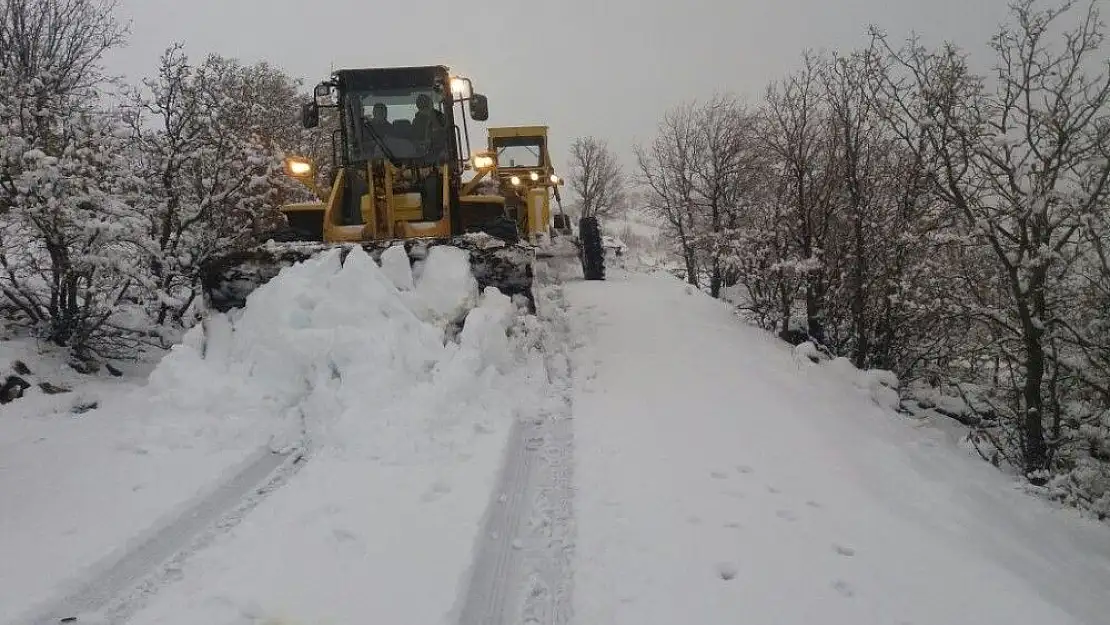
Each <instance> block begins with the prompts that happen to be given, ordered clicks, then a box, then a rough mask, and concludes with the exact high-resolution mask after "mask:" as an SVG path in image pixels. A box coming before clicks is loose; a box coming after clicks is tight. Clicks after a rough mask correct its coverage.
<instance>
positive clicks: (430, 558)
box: [0, 246, 547, 625]
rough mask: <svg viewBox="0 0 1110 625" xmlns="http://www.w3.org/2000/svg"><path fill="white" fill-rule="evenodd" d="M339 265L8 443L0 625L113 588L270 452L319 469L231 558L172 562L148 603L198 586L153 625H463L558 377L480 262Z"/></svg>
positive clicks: (260, 510) (258, 512) (441, 250)
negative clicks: (285, 624) (462, 612)
mask: <svg viewBox="0 0 1110 625" xmlns="http://www.w3.org/2000/svg"><path fill="white" fill-rule="evenodd" d="M340 258H341V257H340V251H339V250H332V251H330V252H326V253H324V254H321V255H320V256H318V257H315V258H312V259H310V260H308V261H306V262H304V263H301V264H298V265H295V266H293V267H290V268H288V269H286V270H284V271H283V272H282V273H281V274H280V275H279V276H277V277H276V278H274V279H273V280H272V281H270V282H269V283H267V284H266V285H264V286H262V287H261V288H259V289H257V290H256V291H254V292H253V293H252V294H251V296H250V297H249V299H248V301H247V306H246V307H245V308H244V309H242V310H237V311H232V312H231V313H228V314H217V315H213V316H211V317H209V318H208V319H206V320H205V321H204V323H203V324H201V325H198V326H196V327H194V328H193V329H192V330H190V331H189V332H188V333H187V335H186V336H185V337H184V339H183V341H182V343H181V344H179V345H176V346H175V347H174V348H173V349H172V350H171V351H170V353H169V354H167V355H166V356H165V357H164V358H163V359H162V361H161V363H160V364H159V366H158V367H157V368H156V369H155V370H154V371H153V373H152V374H151V375H150V378H149V380H148V383H147V384H146V386H145V387H142V388H139V389H137V390H136V391H134V392H132V393H129V394H127V395H124V396H120V397H114V398H106V401H104V402H102V403H101V406H100V408H99V409H98V410H94V411H91V412H88V413H86V414H84V415H82V418H81V419H80V421H78V422H77V423H74V422H73V420H72V419H70V420H67V421H66V422H51V423H49V424H46V425H37V426H36V428H35V429H34V430H33V432H32V433H31V434H29V435H27V436H24V437H22V438H17V439H16V441H15V442H14V443H13V444H12V447H14V449H13V448H9V447H7V446H6V447H4V449H3V451H4V455H3V463H4V470H3V471H0V492H4V493H5V506H4V510H5V512H4V514H3V515H0V523H2V525H0V552H2V553H4V554H5V555H7V556H8V557H6V558H4V559H3V560H2V561H0V623H4V624H5V625H6V624H7V623H9V622H13V623H14V622H15V621H13V620H12V619H17V617H21V616H23V615H26V614H28V613H30V611H32V610H34V611H41V610H42V609H44V606H49V605H51V604H50V601H57V600H58V598H59V596H60V595H61V594H63V593H68V592H72V591H73V590H74V588H76V587H77V586H78V585H79V584H81V583H83V582H87V581H89V580H93V581H94V582H95V580H96V579H97V578H98V572H99V571H102V570H103V569H102V568H101V567H103V566H107V565H109V564H110V563H112V562H114V561H116V560H117V559H118V558H120V557H125V556H126V555H127V554H128V553H129V550H130V548H131V547H132V546H133V544H134V543H133V542H129V541H135V540H136V539H140V538H143V537H146V536H150V535H152V534H157V532H158V530H159V528H160V527H165V526H166V525H167V524H168V523H170V522H171V521H173V520H174V519H175V518H177V517H179V516H180V515H181V514H182V513H183V512H185V511H187V510H190V509H191V508H192V507H193V506H194V505H196V504H197V502H198V501H203V500H204V498H206V497H208V496H209V494H211V493H213V492H215V491H216V490H218V488H219V487H220V485H221V484H223V483H224V482H227V481H229V480H230V479H231V478H232V477H233V476H234V475H235V472H236V471H238V470H241V467H242V466H243V463H244V462H245V461H247V460H249V459H250V458H252V457H256V456H257V455H258V454H259V452H260V451H265V450H266V449H267V448H269V449H272V450H282V451H284V450H290V449H302V450H305V451H306V453H307V458H308V461H307V463H305V464H304V465H303V467H304V468H303V469H301V470H300V471H299V472H297V473H296V474H295V475H293V476H292V478H291V479H290V481H289V482H288V483H287V484H286V485H284V486H282V487H281V488H279V489H278V490H277V491H275V492H274V493H273V494H272V495H270V496H269V497H268V498H266V499H264V500H262V501H261V503H260V504H259V506H258V507H257V508H256V509H254V510H253V511H252V512H251V513H250V514H249V515H247V516H246V517H245V518H244V519H243V520H242V521H241V523H240V524H239V525H237V526H236V527H235V529H234V530H233V531H231V532H230V533H227V534H225V535H220V536H217V537H216V538H215V540H216V544H218V545H221V546H222V547H224V548H220V549H212V550H204V551H201V552H199V553H198V554H196V556H195V560H192V559H187V560H185V561H183V562H175V563H173V564H171V565H168V566H170V569H167V570H166V571H164V572H163V573H162V574H161V576H160V577H156V578H155V579H154V581H153V582H152V583H151V585H150V586H148V587H146V588H145V589H144V590H143V593H146V592H147V591H149V590H150V588H153V587H158V586H159V585H161V584H164V583H166V582H167V581H168V580H169V579H171V578H172V579H178V578H180V581H179V582H178V583H176V584H172V585H170V586H168V587H167V588H165V589H163V591H162V593H160V594H158V595H155V596H154V597H146V596H145V594H142V593H140V595H139V596H138V597H137V598H138V599H144V598H145V599H152V602H150V603H149V607H148V610H147V611H144V612H142V613H140V614H138V615H136V616H137V619H138V620H137V622H140V623H141V622H147V619H150V621H152V622H159V623H167V622H169V623H176V622H182V623H196V622H236V621H235V619H236V618H238V616H236V615H240V614H248V613H257V614H263V615H265V616H274V617H277V616H290V615H295V616H296V617H297V618H302V619H304V622H324V621H327V620H328V619H329V618H332V617H333V616H334V617H335V618H338V619H339V620H340V621H342V622H354V621H360V622H361V621H363V620H369V621H382V622H386V621H396V620H397V617H398V614H396V613H394V612H393V611H392V610H393V609H394V606H403V609H404V610H405V611H406V617H410V616H412V615H421V618H417V619H416V620H417V621H421V622H429V621H435V620H439V619H442V618H443V616H444V615H445V614H446V613H448V612H449V611H450V610H451V608H452V602H453V600H454V597H455V596H456V594H457V592H458V590H459V589H458V588H457V585H458V584H459V583H460V580H461V579H462V578H463V571H464V569H465V566H466V564H467V562H468V561H469V559H470V553H471V550H472V547H473V544H474V542H475V534H476V532H477V531H478V528H479V526H480V521H481V516H482V513H483V511H484V509H485V506H486V503H487V500H488V494H489V491H490V488H491V487H492V484H493V483H494V480H495V476H496V472H497V469H498V466H499V463H500V460H501V458H502V456H503V450H502V448H503V447H504V445H505V440H506V437H507V435H508V432H509V428H510V425H511V423H512V422H513V420H514V418H515V417H516V416H517V414H518V413H521V414H523V413H526V412H527V411H528V410H530V409H532V408H534V407H535V406H536V404H537V403H538V402H539V399H540V398H541V396H542V395H543V394H544V393H545V392H547V391H546V387H545V384H546V375H545V373H544V371H543V364H542V359H541V358H540V355H539V354H537V353H535V352H534V350H533V349H532V348H530V347H528V346H529V345H530V343H529V337H528V336H527V331H526V330H524V329H523V328H524V327H525V326H522V325H521V324H520V323H519V321H518V320H519V319H520V317H519V315H518V314H517V312H518V311H517V309H516V307H515V306H514V305H513V304H512V303H511V302H510V300H509V299H508V298H507V297H505V296H504V295H502V294H501V293H499V292H497V290H496V289H487V290H486V291H485V292H484V293H479V292H478V289H477V282H476V281H475V280H474V278H473V276H471V275H470V274H469V264H468V258H467V255H466V253H465V252H463V251H462V250H458V249H455V248H448V247H436V248H433V249H432V250H431V253H430V254H429V256H428V258H427V259H426V260H425V261H424V262H422V263H419V264H418V266H417V267H415V271H413V272H410V270H409V268H408V264H407V259H406V258H404V257H403V256H399V255H398V254H397V252H395V251H389V252H387V253H386V254H384V255H383V261H382V263H383V264H382V266H381V267H379V266H378V265H377V264H376V263H374V261H373V260H372V259H371V258H370V257H369V256H368V255H367V254H366V253H365V251H363V250H362V249H361V248H359V247H357V246H356V247H354V248H352V249H351V251H350V253H349V254H348V255H347V256H346V258H345V259H344V260H343V261H342V262H341V260H340ZM464 318H465V320H466V322H465V325H464V326H463V329H462V331H461V332H458V333H456V332H452V331H449V329H450V328H452V327H453V326H457V324H458V323H459V322H461V321H462V320H463V319H464ZM9 427H10V425H9V424H6V423H0V432H6V431H8V428H9ZM32 436H45V437H47V438H46V440H45V442H43V443H41V444H37V446H36V444H32V443H34V440H33V438H32ZM0 440H2V441H5V444H6V443H7V440H10V439H8V437H6V436H0ZM44 452H45V454H47V455H43V453H44ZM9 504H10V505H9ZM196 529H198V530H199V529H203V528H196ZM150 564H151V565H154V564H157V563H153V562H152V563H150ZM177 568H181V570H180V571H176V569H177ZM163 593H164V594H163ZM132 599H136V597H133V598H132ZM145 599H144V600H145ZM140 605H142V602H139V603H135V602H133V601H132V600H130V599H129V600H127V601H124V602H123V603H121V604H118V605H114V606H109V608H110V609H109V610H108V612H106V613H105V614H104V615H103V618H104V619H106V621H107V622H122V620H124V619H125V618H126V615H127V614H129V613H130V612H131V611H132V610H133V609H135V608H137V607H138V606H140ZM171 606H172V607H171ZM167 609H168V610H169V611H168V612H166V610H167ZM166 614H172V615H173V616H165V615H166ZM159 615H163V616H159ZM265 616H264V617H260V618H265ZM82 617H83V618H82V620H89V619H90V618H93V615H87V614H85V615H82ZM86 617H87V618H86ZM321 618H322V619H323V621H321V620H320V619H321Z"/></svg>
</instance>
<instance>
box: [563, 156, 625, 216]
mask: <svg viewBox="0 0 1110 625" xmlns="http://www.w3.org/2000/svg"><path fill="white" fill-rule="evenodd" d="M569 179H570V187H571V189H573V190H574V192H575V194H577V196H578V204H579V209H580V214H579V217H609V216H612V215H614V214H615V213H616V212H617V211H619V210H621V209H622V208H623V207H624V200H625V179H624V170H623V168H622V167H621V165H620V163H619V162H617V159H616V157H615V156H614V155H613V153H612V151H610V149H609V145H608V143H607V142H606V141H605V140H603V139H598V138H596V137H580V138H578V139H575V140H574V143H572V144H571V146H570V176H569Z"/></svg>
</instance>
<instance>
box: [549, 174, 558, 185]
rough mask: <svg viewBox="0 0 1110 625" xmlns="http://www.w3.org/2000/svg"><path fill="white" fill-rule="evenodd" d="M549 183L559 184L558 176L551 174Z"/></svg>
mask: <svg viewBox="0 0 1110 625" xmlns="http://www.w3.org/2000/svg"><path fill="white" fill-rule="evenodd" d="M551 184H559V177H558V176H556V175H555V174H551Z"/></svg>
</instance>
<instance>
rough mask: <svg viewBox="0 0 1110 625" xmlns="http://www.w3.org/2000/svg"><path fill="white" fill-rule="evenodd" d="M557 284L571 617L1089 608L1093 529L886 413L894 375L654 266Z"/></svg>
mask: <svg viewBox="0 0 1110 625" xmlns="http://www.w3.org/2000/svg"><path fill="white" fill-rule="evenodd" d="M567 296H568V300H569V304H570V310H571V311H578V314H577V315H575V317H574V318H573V319H572V321H573V327H574V330H575V331H574V334H575V336H577V337H578V340H579V341H581V343H582V344H583V347H582V348H581V349H580V350H579V351H578V352H577V354H576V356H575V394H574V419H575V453H576V460H577V462H576V466H575V481H576V483H577V484H578V491H577V493H578V496H577V499H576V501H575V510H576V528H577V543H576V546H575V553H576V554H577V556H576V558H577V559H576V568H575V581H574V605H575V610H574V611H575V620H576V622H581V623H611V624H617V625H619V624H622V623H635V624H636V625H651V624H652V623H660V624H662V623H668V624H669V623H726V622H737V621H738V619H740V620H743V619H748V620H750V621H751V622H758V623H776V624H778V625H790V624H793V623H799V624H801V623H805V624H810V623H822V624H827V625H836V624H840V623H844V624H852V625H857V624H859V623H946V624H951V625H955V624H965V623H966V624H969V625H970V624H978V625H982V624H987V623H998V624H1002V623H1006V624H1018V623H1028V624H1030V625H1032V624H1045V623H1054V624H1065V623H1086V624H1090V625H1094V624H1096V623H1105V622H1106V614H1108V613H1110V596H1108V595H1107V594H1106V592H1105V591H1106V587H1107V586H1106V580H1107V576H1108V575H1110V529H1108V528H1107V527H1106V526H1105V525H1103V524H1099V523H1097V522H1095V521H1093V520H1089V519H1085V518H1081V517H1079V516H1078V515H1077V514H1076V513H1075V512H1073V511H1068V510H1059V509H1056V508H1053V507H1052V506H1051V505H1050V504H1048V503H1046V502H1044V501H1043V500H1041V499H1037V498H1035V497H1033V496H1031V495H1028V494H1026V493H1024V492H1021V491H1020V490H1019V488H1018V487H1017V484H1016V483H1015V482H1012V481H1010V480H1009V479H1008V478H1007V477H1006V476H1004V475H1003V474H1001V473H1000V472H998V471H997V470H996V469H994V468H993V467H991V466H990V465H989V464H987V463H984V462H982V461H981V460H979V459H977V458H975V457H972V455H971V454H970V453H968V452H967V451H966V450H964V449H962V448H961V447H960V446H959V445H958V443H957V441H956V440H954V438H953V437H951V436H949V435H948V434H946V433H945V431H944V430H943V429H941V428H933V427H931V426H930V425H929V422H928V421H927V420H926V421H915V420H911V419H907V418H905V417H902V416H901V415H898V414H896V413H894V412H892V411H891V409H890V408H891V407H892V406H891V404H890V403H889V401H890V400H891V397H890V393H895V391H894V388H893V387H894V386H896V384H897V381H896V380H895V379H893V376H891V375H889V374H888V373H884V372H875V373H865V372H860V371H858V370H855V369H854V368H852V367H851V365H850V363H847V362H845V361H828V362H824V363H822V364H814V363H813V362H812V361H811V360H810V359H809V358H808V357H806V356H807V355H806V353H805V348H803V349H802V350H801V352H802V354H801V356H802V357H801V358H796V357H795V353H794V350H793V349H792V348H791V347H790V346H789V345H787V344H785V343H782V342H781V341H778V340H776V339H775V338H774V337H772V336H771V335H769V334H767V333H764V332H762V331H760V330H758V329H756V328H754V327H750V326H746V325H744V324H742V323H741V322H740V321H739V320H738V319H737V318H736V316H735V314H734V313H733V312H732V311H731V310H730V309H729V307H728V306H727V305H725V304H722V303H720V302H716V301H713V300H712V299H711V298H709V297H708V296H704V295H701V294H697V295H694V296H691V295H689V294H688V293H687V292H686V289H685V287H684V285H683V284H682V283H681V282H680V281H678V280H676V279H674V278H673V277H671V276H668V275H666V274H664V273H662V272H660V273H657V274H655V275H651V276H648V275H629V274H625V273H623V272H613V273H612V274H611V276H610V278H609V279H608V280H606V281H605V282H580V283H575V284H570V285H568V286H567ZM876 394H878V395H879V399H880V401H879V402H876V400H875V395H876ZM884 397H885V399H886V401H882V399H883V398H884Z"/></svg>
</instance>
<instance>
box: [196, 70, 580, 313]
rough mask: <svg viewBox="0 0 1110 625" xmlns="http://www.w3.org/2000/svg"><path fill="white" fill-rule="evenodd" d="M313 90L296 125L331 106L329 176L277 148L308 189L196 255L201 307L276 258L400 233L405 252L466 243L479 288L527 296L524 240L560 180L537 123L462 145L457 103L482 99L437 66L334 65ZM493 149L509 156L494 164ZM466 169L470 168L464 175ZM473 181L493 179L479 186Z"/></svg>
mask: <svg viewBox="0 0 1110 625" xmlns="http://www.w3.org/2000/svg"><path fill="white" fill-rule="evenodd" d="M313 95H314V99H313V101H312V102H309V103H306V104H305V105H304V108H303V110H302V115H301V116H302V125H303V126H304V127H305V128H316V127H318V126H319V125H320V118H321V115H320V113H321V109H332V110H333V111H334V118H335V120H336V124H337V128H336V129H335V130H334V132H333V133H332V147H333V150H332V151H333V155H334V156H333V161H334V167H333V169H332V171H331V176H330V184H329V185H326V186H322V187H318V186H317V180H318V178H319V176H318V175H317V173H318V172H317V167H318V165H317V163H314V162H312V161H311V160H309V159H306V158H301V157H290V158H288V159H286V161H285V172H286V173H287V174H288V175H289V176H291V177H293V178H295V179H297V180H300V181H301V182H303V183H304V184H305V185H306V186H307V187H308V188H309V189H310V190H312V191H313V192H314V194H315V195H316V196H317V199H316V200H314V201H310V202H303V203H293V204H287V205H284V206H282V207H281V211H282V213H283V214H284V215H285V217H286V220H287V227H285V228H284V229H283V230H282V231H280V232H277V233H270V234H268V235H267V236H266V237H265V241H260V242H259V244H258V245H255V246H253V247H251V248H249V249H245V250H241V251H234V252H231V253H228V254H225V255H223V256H221V257H220V258H216V259H213V260H212V261H210V262H209V263H206V264H205V266H204V267H203V268H202V271H201V282H202V287H203V291H204V293H205V297H206V300H207V302H208V305H209V307H210V308H213V309H215V310H219V311H226V310H230V309H232V308H236V307H240V306H242V305H243V304H244V303H245V301H246V297H247V296H248V295H249V294H250V292H251V291H253V290H254V289H255V288H257V287H258V286H260V285H261V284H262V283H264V282H266V281H267V280H269V279H271V278H272V277H273V276H275V275H277V273H278V272H279V271H280V270H281V269H282V268H283V267H285V266H288V265H291V264H294V263H297V262H300V261H303V260H305V259H307V258H309V257H311V256H313V255H315V254H318V253H320V252H321V251H322V250H324V249H327V248H329V247H336V246H339V247H344V248H347V249H350V248H351V247H353V246H355V245H358V246H361V247H363V248H365V249H366V250H367V251H368V252H369V253H370V254H371V256H372V257H374V258H375V259H379V258H380V256H381V253H382V252H383V251H385V250H386V249H387V248H389V247H391V246H393V245H397V244H399V243H400V244H403V245H404V247H405V249H406V251H407V252H408V254H409V257H410V259H411V260H417V259H419V258H422V257H424V256H425V255H426V254H427V250H428V249H429V248H430V247H431V246H434V245H452V246H455V247H459V248H462V249H465V250H467V251H468V252H469V253H470V258H471V267H472V270H473V274H474V277H475V278H476V279H477V281H478V284H479V286H480V287H483V288H484V287H485V286H496V287H497V288H498V289H500V290H501V291H502V292H503V293H505V294H507V295H510V296H512V295H523V296H524V297H525V298H526V299H527V300H528V301H529V302H530V303H532V306H533V307H534V303H533V302H534V300H533V296H532V290H531V289H532V279H533V262H534V258H535V248H534V243H535V242H536V240H537V239H538V238H542V237H543V236H546V235H548V234H549V232H550V226H549V219H550V201H549V198H548V190H549V189H552V188H554V189H555V190H556V194H557V188H558V185H559V184H560V183H561V181H560V180H559V179H558V177H557V176H555V174H554V170H553V169H552V167H551V165H550V158H549V157H548V155H547V147H546V128H544V127H521V128H516V129H512V128H494V129H491V130H490V131H489V133H490V136H489V144H488V150H485V151H481V152H479V153H475V154H471V151H470V132H469V128H468V126H467V116H468V115H467V109H469V117H470V118H471V119H473V120H475V121H486V120H487V119H488V118H489V109H488V102H487V99H486V97H485V96H484V95H481V94H478V93H474V92H473V85H472V83H471V81H470V80H469V79H467V78H464V77H460V76H452V75H451V73H450V71H449V69H448V68H447V67H445V66H425V67H397V68H370V69H346V70H340V71H337V72H334V73H333V74H332V76H331V78H330V80H328V81H325V82H322V83H320V84H319V85H317V86H316V88H315V90H314V94H313ZM502 151H505V152H509V151H511V152H512V154H513V155H514V156H512V157H511V158H510V159H509V160H508V161H507V162H505V163H504V166H501V165H500V164H499V161H500V160H501V159H500V158H499V154H501V153H502ZM524 154H528V155H532V154H539V156H536V157H534V158H532V160H527V159H525V158H524ZM518 158H519V159H520V160H519V161H518V160H517V159H518ZM466 171H473V172H475V173H474V176H473V178H472V179H470V180H469V181H466V182H464V181H463V174H464V172H466ZM483 181H486V182H489V181H497V184H496V185H494V186H495V188H494V189H492V190H491V189H490V188H489V185H488V184H487V185H486V187H485V188H481V187H482V186H483ZM541 195H542V198H541Z"/></svg>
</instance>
